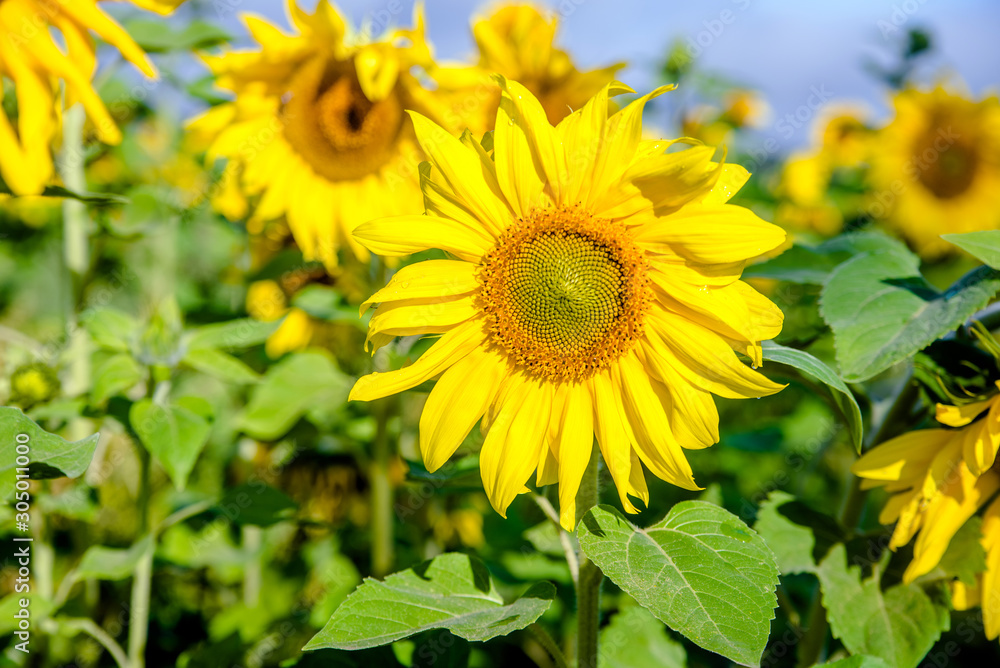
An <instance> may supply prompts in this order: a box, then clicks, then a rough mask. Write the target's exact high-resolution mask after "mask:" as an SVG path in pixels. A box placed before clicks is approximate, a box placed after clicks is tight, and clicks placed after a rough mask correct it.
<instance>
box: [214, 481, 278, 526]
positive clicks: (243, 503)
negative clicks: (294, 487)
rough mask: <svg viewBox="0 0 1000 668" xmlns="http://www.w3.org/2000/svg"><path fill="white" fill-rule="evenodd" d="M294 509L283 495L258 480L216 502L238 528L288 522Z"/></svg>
mask: <svg viewBox="0 0 1000 668" xmlns="http://www.w3.org/2000/svg"><path fill="white" fill-rule="evenodd" d="M295 508H296V505H295V502H294V501H292V500H291V499H290V498H289V497H288V496H287V495H286V494H284V493H283V492H280V491H278V490H276V489H275V488H273V487H271V486H269V485H265V484H264V483H262V482H259V481H258V482H253V483H247V484H245V485H240V486H239V487H234V488H232V489H230V490H228V491H227V492H226V494H225V496H223V497H222V499H221V500H220V501H219V510H221V511H222V513H223V514H225V515H226V517H228V518H229V520H230V521H231V522H233V523H235V524H239V525H244V524H252V525H255V526H262V527H266V526H271V525H272V524H277V523H278V522H282V521H284V520H287V519H290V518H291V515H292V512H294V510H295Z"/></svg>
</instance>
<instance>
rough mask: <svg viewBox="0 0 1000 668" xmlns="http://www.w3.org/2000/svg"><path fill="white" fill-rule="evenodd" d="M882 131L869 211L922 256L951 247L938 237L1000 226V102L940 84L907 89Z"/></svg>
mask: <svg viewBox="0 0 1000 668" xmlns="http://www.w3.org/2000/svg"><path fill="white" fill-rule="evenodd" d="M894 105H895V111H896V116H895V118H894V119H893V121H892V122H891V123H890V124H889V125H888V126H887V127H885V128H884V129H882V130H880V131H879V132H878V133H877V137H876V141H877V142H878V147H879V149H878V150H877V151H875V152H874V155H873V156H872V171H871V181H872V185H873V186H874V188H875V193H874V195H873V201H872V203H871V205H870V207H869V209H870V211H871V212H872V214H873V215H875V216H876V217H879V218H885V219H886V220H887V221H888V222H889V223H890V224H891V225H892V226H894V227H895V228H897V229H898V230H899V231H900V232H901V233H902V234H903V235H904V236H905V237H906V238H907V239H908V240H909V241H910V242H911V243H912V244H913V246H914V247H915V248H916V250H917V251H918V252H919V253H920V254H921V255H923V256H925V257H930V258H933V257H937V256H940V255H942V254H944V253H946V252H950V251H951V250H952V249H953V248H954V247H953V246H952V245H951V244H949V243H947V242H945V241H943V240H942V239H941V238H940V237H939V235H941V234H946V233H955V232H972V231H976V230H986V229H994V228H996V227H997V225H998V224H1000V101H998V100H997V98H996V97H988V98H986V99H983V100H980V101H979V102H974V101H972V100H968V99H966V98H964V97H961V96H959V95H953V94H951V93H948V92H946V91H945V90H944V89H943V88H941V87H938V88H935V89H934V90H932V91H930V92H921V91H918V90H912V89H910V90H904V91H902V92H901V93H899V94H898V95H897V96H896V98H895V100H894Z"/></svg>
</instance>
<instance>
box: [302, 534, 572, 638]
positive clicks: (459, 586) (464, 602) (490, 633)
mask: <svg viewBox="0 0 1000 668" xmlns="http://www.w3.org/2000/svg"><path fill="white" fill-rule="evenodd" d="M554 597H555V587H553V586H552V585H551V584H549V583H548V582H540V583H537V584H535V585H533V586H532V587H531V588H530V589H528V591H526V592H525V593H524V594H523V595H522V596H521V597H520V598H518V599H516V600H514V601H513V602H512V603H509V604H504V602H503V598H502V597H501V596H500V594H499V593H498V592H497V588H496V585H495V584H494V582H493V581H492V579H491V578H490V573H489V571H488V570H487V569H486V566H485V565H484V564H483V563H482V562H481V561H479V560H478V559H476V558H475V557H471V556H469V555H466V554H458V553H447V554H442V555H441V556H439V557H435V558H434V559H432V560H431V561H425V562H424V563H422V564H420V565H418V566H415V567H414V568H409V569H407V570H405V571H401V572H399V573H393V574H392V575H390V576H388V577H387V578H386V579H385V581H384V582H379V581H378V580H373V579H367V580H365V582H363V583H362V584H361V586H360V587H358V588H357V590H355V592H354V593H353V594H351V595H350V596H348V597H347V600H346V601H344V602H343V603H342V604H341V605H340V607H339V608H337V611H336V612H335V613H334V614H333V617H331V618H330V621H329V622H327V624H326V626H324V627H323V630H322V631H320V632H319V633H317V634H316V635H315V636H314V637H313V639H312V640H310V641H309V644H307V645H306V646H305V648H304V649H306V650H313V649H322V648H332V649H351V650H353V649H365V648H367V647H376V646H378V645H385V644H387V643H391V642H395V641H396V640H401V639H403V638H408V637H409V636H412V635H414V634H415V633H419V632H420V631H426V630H429V629H448V630H449V631H451V632H452V633H454V634H455V635H457V636H459V637H460V638H465V639H466V640H474V641H482V640H489V639H490V638H496V637H498V636H503V635H507V634H508V633H510V632H511V631H517V630H519V629H523V628H525V627H526V626H528V625H529V624H531V623H532V622H534V621H535V620H536V619H538V618H539V617H540V616H541V615H542V613H543V612H545V611H546V610H547V609H548V607H549V606H550V605H551V604H552V599H553V598H554Z"/></svg>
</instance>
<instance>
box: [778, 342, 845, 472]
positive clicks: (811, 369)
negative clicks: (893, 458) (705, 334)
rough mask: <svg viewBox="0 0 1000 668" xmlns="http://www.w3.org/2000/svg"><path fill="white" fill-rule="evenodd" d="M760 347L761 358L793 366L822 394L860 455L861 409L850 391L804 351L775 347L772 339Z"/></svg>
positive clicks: (830, 371)
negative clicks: (762, 356)
mask: <svg viewBox="0 0 1000 668" xmlns="http://www.w3.org/2000/svg"><path fill="white" fill-rule="evenodd" d="M763 347H764V359H765V360H767V361H768V362H777V363H778V364H783V365H785V366H788V367H792V368H793V369H796V370H797V371H798V372H799V374H798V375H800V376H804V377H805V380H806V381H808V382H807V384H809V385H811V386H812V387H813V388H814V389H816V390H818V391H819V392H820V393H821V394H823V395H824V396H825V397H826V399H827V401H828V402H829V403H830V405H831V406H833V408H834V410H836V411H837V413H838V414H839V415H840V418H841V419H842V420H843V421H844V424H845V425H846V426H847V428H848V430H849V433H850V435H851V442H852V443H853V444H854V449H855V450H857V451H858V453H859V454H860V453H861V445H862V438H863V433H864V421H863V420H862V418H861V408H860V407H858V402H857V400H856V399H855V398H854V394H853V393H852V392H851V390H850V389H849V388H848V387H847V385H846V384H845V383H844V381H843V380H841V379H840V376H838V375H837V374H836V373H835V372H834V371H833V369H831V368H830V367H828V366H827V365H826V364H824V363H823V362H821V361H820V360H818V359H816V358H815V357H813V356H812V355H810V354H809V353H807V352H805V351H804V350H796V349H795V348H786V347H785V346H779V345H778V344H777V343H775V342H773V341H764V343H763ZM769 368H770V367H769ZM779 372H780V370H779ZM817 383H818V385H817Z"/></svg>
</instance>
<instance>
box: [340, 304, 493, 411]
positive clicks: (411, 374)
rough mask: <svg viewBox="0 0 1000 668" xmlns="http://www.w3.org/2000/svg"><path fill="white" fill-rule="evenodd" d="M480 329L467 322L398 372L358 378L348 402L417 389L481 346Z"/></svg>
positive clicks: (481, 330)
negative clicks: (412, 388)
mask: <svg viewBox="0 0 1000 668" xmlns="http://www.w3.org/2000/svg"><path fill="white" fill-rule="evenodd" d="M482 342H483V328H482V325H481V323H479V322H477V321H471V322H467V323H465V324H463V325H460V326H459V327H456V328H455V329H453V330H451V331H450V332H448V333H447V334H444V335H443V336H442V337H441V338H440V339H438V340H437V341H436V342H435V343H434V345H433V346H431V347H430V348H429V349H428V350H427V351H426V352H425V353H424V354H423V355H421V356H420V358H419V359H418V360H417V361H416V362H414V363H413V364H411V365H410V366H408V367H404V368H402V369H399V370H398V371H386V372H384V373H378V372H376V373H371V374H368V375H367V376H363V377H361V378H359V379H358V382H357V383H355V384H354V388H353V389H352V390H351V394H350V396H349V397H348V399H349V400H350V401H372V400H374V399H380V398H382V397H387V396H389V395H390V394H396V393H397V392H402V391H403V390H408V389H410V388H411V387H416V386H417V385H419V384H420V383H422V382H424V381H425V380H430V379H431V378H433V377H434V376H436V375H438V374H439V373H441V372H442V371H444V370H445V369H447V368H448V367H450V366H451V365H452V364H454V363H455V362H457V361H458V360H460V359H462V358H463V357H465V356H466V355H468V354H469V353H470V352H472V351H473V350H474V349H475V348H476V347H477V346H480V345H482Z"/></svg>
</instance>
